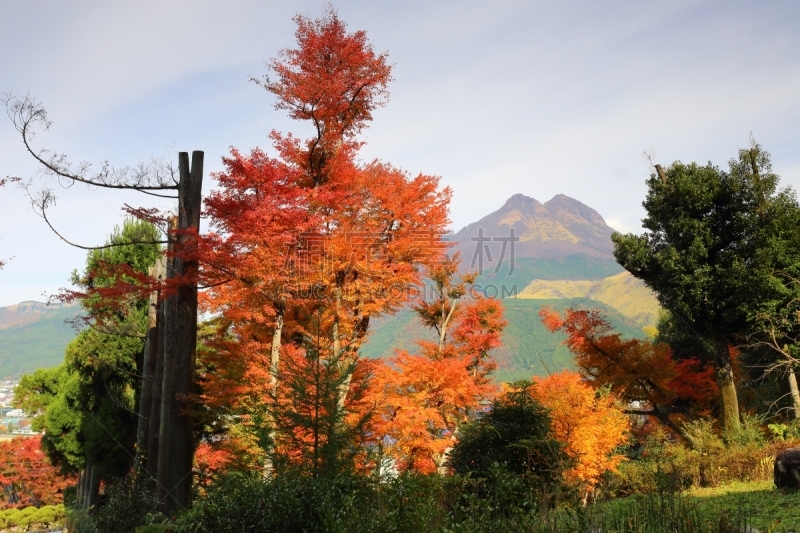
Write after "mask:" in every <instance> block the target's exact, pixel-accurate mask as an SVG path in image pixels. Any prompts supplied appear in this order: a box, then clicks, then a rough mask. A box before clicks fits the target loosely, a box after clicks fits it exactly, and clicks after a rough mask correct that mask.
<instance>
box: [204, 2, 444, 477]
mask: <svg viewBox="0 0 800 533" xmlns="http://www.w3.org/2000/svg"><path fill="white" fill-rule="evenodd" d="M295 21H296V23H297V31H296V37H297V44H298V46H297V48H292V49H287V50H284V51H282V52H281V54H280V56H279V57H278V58H277V59H275V60H273V61H272V62H271V63H270V71H271V72H270V75H269V76H267V77H266V78H265V80H264V81H263V83H262V86H263V87H264V88H265V89H266V90H267V91H269V92H270V93H271V94H272V95H274V96H275V97H276V98H277V103H276V107H277V108H278V109H282V110H287V111H288V112H289V115H290V116H291V117H292V118H294V119H297V120H301V121H306V122H308V123H309V125H310V127H311V130H312V132H313V134H312V136H311V137H310V138H308V139H300V138H298V137H295V136H293V135H291V134H282V133H278V132H275V131H273V132H272V133H271V135H270V138H271V140H272V143H273V148H274V152H275V154H276V156H270V155H267V153H266V152H264V151H262V150H260V149H254V150H252V151H251V152H250V153H249V154H244V153H241V152H239V151H237V150H233V151H232V153H231V155H230V156H229V157H227V158H225V159H224V163H225V170H224V171H223V172H220V173H218V174H217V175H215V176H214V177H215V178H216V180H217V182H218V184H219V189H218V190H216V191H215V192H213V193H212V194H211V195H210V196H209V197H208V198H207V200H206V213H207V214H208V216H209V220H210V227H211V230H212V231H211V232H210V233H209V234H208V235H205V236H203V237H201V239H200V243H199V248H198V249H199V253H200V256H201V257H202V258H203V272H202V276H203V283H204V284H205V285H207V286H209V287H210V288H209V290H208V291H207V292H206V294H205V295H204V301H203V305H204V306H205V308H206V309H207V310H208V311H209V312H212V313H214V315H215V316H216V317H218V318H217V320H216V322H215V324H216V327H217V335H216V336H215V338H214V339H213V340H212V341H210V342H209V347H210V349H209V350H207V352H206V355H205V356H204V357H205V358H204V363H205V368H206V369H208V372H205V373H204V374H203V375H202V376H201V381H202V384H203V394H202V401H203V403H204V404H205V405H206V406H208V407H209V408H211V409H216V410H221V411H222V412H227V413H231V414H233V415H235V420H237V422H238V423H240V424H244V425H246V426H250V427H251V428H252V429H253V431H258V430H260V428H261V427H262V426H263V425H268V426H271V427H272V428H273V432H272V433H271V434H270V435H268V436H267V437H268V438H267V440H268V441H270V442H271V445H273V446H274V448H273V449H274V451H275V452H276V453H278V454H279V455H281V456H282V457H283V458H284V459H286V458H289V459H291V460H294V461H297V462H300V463H303V464H306V465H308V466H310V467H311V468H313V469H315V470H316V469H318V468H322V466H323V463H324V462H325V461H324V460H323V459H324V458H325V457H327V459H328V460H330V459H331V458H330V456H329V452H330V449H329V447H330V446H331V445H333V443H334V442H335V441H337V440H338V438H339V437H335V436H336V435H340V436H341V434H342V432H344V433H348V432H349V430H348V429H347V428H348V427H350V426H349V425H350V424H356V425H358V424H360V422H357V421H358V420H362V419H363V418H364V417H365V416H366V413H363V412H361V411H360V410H359V409H360V407H359V406H360V405H361V403H360V399H359V398H360V395H361V393H360V392H359V391H361V390H362V389H363V388H364V386H365V385H364V383H362V382H363V381H364V380H365V379H367V377H368V375H369V372H368V367H369V365H367V364H366V363H365V362H363V361H361V359H360V357H359V348H360V346H361V343H362V342H363V340H364V338H365V336H366V334H367V331H368V328H369V324H370V320H371V319H372V318H374V317H377V316H380V315H382V314H385V313H391V312H394V311H396V310H397V309H399V308H400V307H401V306H402V305H403V304H405V303H406V301H407V300H408V293H409V290H408V288H409V287H412V286H415V285H419V284H420V283H421V281H422V273H423V272H424V268H421V267H423V266H424V265H426V264H429V263H431V262H433V261H436V260H438V258H440V257H441V256H442V253H443V251H444V248H443V247H442V246H441V243H440V237H441V235H443V234H444V232H445V230H446V225H447V222H448V221H447V206H448V203H449V200H450V194H451V193H450V190H449V189H446V188H444V189H443V188H440V186H439V180H438V178H436V177H433V176H426V175H418V176H410V175H408V174H407V173H405V172H404V171H402V170H399V169H397V168H395V167H393V166H391V165H390V164H388V163H384V162H381V161H371V162H366V163H362V162H360V161H359V160H358V159H357V154H358V150H359V149H360V148H361V146H362V144H363V143H362V142H360V141H358V140H357V139H356V138H355V136H356V135H357V134H358V133H359V132H360V131H362V130H363V128H364V127H365V126H366V124H367V122H368V121H369V120H371V118H372V112H373V111H374V109H375V108H377V107H379V106H381V105H384V104H385V103H386V101H387V97H388V82H389V81H390V79H391V67H390V66H389V65H388V63H387V62H386V57H385V55H379V54H376V53H375V52H374V51H373V49H372V47H371V45H370V44H369V42H368V41H367V40H366V36H365V34H364V33H363V32H355V33H348V32H347V29H346V27H345V24H344V23H343V22H342V21H341V20H339V18H338V16H337V15H336V13H335V12H334V11H333V10H332V9H329V10H328V11H327V13H326V14H325V16H324V17H322V18H321V19H319V20H310V19H307V18H305V17H302V16H299V17H297V18H296V19H295ZM298 380H299V381H298ZM299 382H304V383H305V384H304V385H300V384H299ZM290 407H291V408H290ZM292 409H294V411H292ZM298 417H299V418H298ZM351 429H352V431H356V430H357V428H356V427H355V426H352V427H351ZM326 450H327V451H326ZM340 451H341V450H340Z"/></svg>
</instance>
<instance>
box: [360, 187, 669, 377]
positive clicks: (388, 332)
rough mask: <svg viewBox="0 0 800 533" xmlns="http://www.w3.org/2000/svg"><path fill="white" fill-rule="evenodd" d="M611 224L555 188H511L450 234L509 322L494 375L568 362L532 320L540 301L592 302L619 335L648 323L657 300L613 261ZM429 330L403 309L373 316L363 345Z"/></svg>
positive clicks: (584, 305)
mask: <svg viewBox="0 0 800 533" xmlns="http://www.w3.org/2000/svg"><path fill="white" fill-rule="evenodd" d="M613 233H614V230H613V229H612V228H611V227H610V226H608V224H606V222H605V220H604V219H603V217H602V216H600V214H599V213H598V212H597V211H595V210H594V209H592V208H591V207H589V206H587V205H585V204H583V203H581V202H579V201H578V200H575V199H573V198H570V197H568V196H565V195H563V194H559V195H556V196H554V197H553V198H552V199H550V200H548V201H547V202H545V203H541V202H539V201H538V200H536V199H534V198H531V197H528V196H525V195H522V194H515V195H514V196H512V197H511V198H509V199H508V201H506V203H505V204H504V205H503V206H502V207H501V208H500V209H498V210H497V211H495V212H493V213H490V214H488V215H486V216H484V217H483V218H481V219H480V220H478V221H477V222H474V223H472V224H469V225H468V226H466V227H465V228H463V229H461V230H460V231H458V232H457V233H455V234H453V235H449V236H448V238H449V240H450V242H452V243H453V252H454V253H455V252H458V253H460V254H461V259H462V262H461V266H462V268H464V269H466V270H472V271H475V270H477V271H479V276H478V280H477V282H476V283H477V285H476V288H478V286H479V290H481V291H483V293H484V294H485V295H487V296H492V297H500V298H503V299H504V302H503V304H504V307H505V315H506V319H507V320H508V326H507V327H506V331H505V332H504V335H503V347H502V348H500V349H498V350H497V352H496V354H495V357H496V359H497V361H498V365H499V368H498V372H497V374H496V377H497V378H498V379H499V380H503V381H505V380H513V379H520V378H530V377H531V375H546V374H549V373H551V372H554V371H558V370H560V369H562V368H565V367H569V366H571V356H570V354H569V352H568V351H567V349H566V348H565V347H564V346H563V345H562V344H561V343H562V342H563V340H564V337H563V336H561V335H554V334H552V333H550V332H548V331H547V330H546V329H545V328H544V326H543V325H542V323H541V321H540V319H539V310H540V309H541V308H542V307H545V306H547V307H551V308H554V309H557V310H564V309H566V308H568V307H573V308H581V309H597V310H599V311H601V312H603V313H604V314H605V315H606V316H607V317H608V318H609V320H610V322H611V324H612V325H613V326H614V327H615V328H616V329H617V330H618V331H620V332H621V333H623V335H626V336H630V337H641V336H643V331H642V327H644V326H653V325H655V322H656V317H657V314H658V311H659V306H658V301H657V300H656V298H655V296H654V295H653V293H652V292H651V291H650V290H649V289H648V288H647V287H645V286H644V284H643V283H642V282H641V281H639V280H637V279H636V278H634V277H633V276H631V275H630V274H629V273H628V272H626V271H624V270H623V269H622V267H620V266H619V265H618V264H617V262H616V260H615V259H614V256H613V254H612V251H613V243H612V242H611V235H612V234H613ZM428 334H429V333H428V332H426V331H425V330H424V329H423V328H422V327H421V326H420V325H419V324H418V322H417V321H416V319H415V316H414V313H413V312H411V311H410V310H408V309H406V310H403V311H401V312H400V313H398V314H397V315H395V316H393V317H383V318H380V319H378V320H376V321H375V322H374V324H373V327H372V328H371V333H370V337H369V339H368V340H367V342H366V343H365V345H364V347H363V348H362V352H363V353H364V354H365V355H367V356H369V357H387V356H390V355H391V354H392V353H393V351H394V350H395V349H398V348H399V349H405V350H413V349H414V339H418V338H425V337H426V335H428Z"/></svg>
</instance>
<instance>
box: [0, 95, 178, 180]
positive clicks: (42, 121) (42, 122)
mask: <svg viewBox="0 0 800 533" xmlns="http://www.w3.org/2000/svg"><path fill="white" fill-rule="evenodd" d="M0 101H2V102H3V104H5V106H6V114H7V115H8V117H9V118H10V119H11V122H13V123H14V127H15V128H16V130H17V131H18V132H19V133H20V135H22V142H23V143H24V144H25V148H26V149H27V150H28V152H29V153H30V154H31V155H32V156H33V157H34V159H36V160H37V161H38V162H39V163H40V164H41V165H42V166H43V167H44V168H43V172H44V174H45V175H49V176H53V177H57V178H63V179H66V180H69V181H71V182H79V183H84V184H86V185H94V186H96V187H103V188H106V189H124V190H136V191H139V192H143V193H148V192H149V191H164V190H177V188H178V180H177V178H176V174H177V171H176V170H175V169H174V168H173V166H172V164H171V162H170V161H169V160H167V159H165V158H152V159H151V160H150V162H149V163H139V164H138V165H137V166H136V167H128V166H126V167H122V168H114V167H111V166H110V165H109V163H108V161H103V163H102V164H101V167H100V170H99V171H96V172H95V171H92V165H91V163H88V162H85V161H84V162H81V163H79V164H77V165H73V164H72V163H70V162H69V161H68V160H67V157H66V156H65V155H64V154H59V153H56V152H54V151H51V150H47V149H45V148H42V149H39V150H36V149H35V148H34V147H33V146H32V141H33V139H34V138H35V137H36V129H37V128H41V129H43V130H44V131H47V130H49V129H50V126H51V125H52V122H51V121H50V120H49V119H48V118H47V111H45V109H44V107H43V106H42V104H40V103H39V102H37V101H36V100H34V99H33V97H31V96H30V95H26V96H25V97H23V98H17V97H16V96H14V95H13V94H12V93H4V94H3V95H2V98H0ZM149 194H153V193H151V192H150V193H149Z"/></svg>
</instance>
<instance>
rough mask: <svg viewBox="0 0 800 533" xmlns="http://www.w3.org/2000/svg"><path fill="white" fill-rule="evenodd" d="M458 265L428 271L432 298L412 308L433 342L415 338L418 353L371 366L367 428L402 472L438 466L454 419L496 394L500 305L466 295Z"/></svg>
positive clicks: (453, 437) (402, 353) (461, 418)
mask: <svg viewBox="0 0 800 533" xmlns="http://www.w3.org/2000/svg"><path fill="white" fill-rule="evenodd" d="M457 270H458V257H455V258H454V259H452V260H447V261H444V262H443V263H442V264H441V265H439V266H437V267H436V268H435V269H434V271H433V272H432V275H431V279H432V282H433V286H434V287H435V291H436V297H435V298H432V299H431V300H429V301H424V302H420V303H419V304H417V305H416V307H415V310H416V311H417V314H418V315H419V317H420V318H421V320H422V322H423V324H425V325H426V326H428V327H430V328H431V329H433V330H434V331H435V332H436V334H437V337H438V341H437V342H434V341H425V340H421V341H418V346H419V350H418V353H416V354H411V353H408V352H406V351H403V350H400V351H398V352H397V353H396V354H395V356H394V357H393V358H392V359H391V360H390V361H388V363H384V364H381V365H378V366H377V368H376V370H375V383H374V384H373V386H372V390H371V397H372V398H373V399H374V400H373V401H374V403H375V404H376V405H378V406H379V409H378V413H377V414H376V416H375V417H374V418H373V424H374V432H375V433H376V434H378V435H381V436H384V437H385V438H384V443H385V444H386V447H387V452H388V454H389V455H390V456H391V457H392V458H393V459H394V460H395V461H396V463H397V465H398V467H399V468H400V469H402V470H415V471H420V472H433V471H436V470H437V469H441V468H442V466H443V462H444V460H445V459H446V454H447V450H448V449H449V448H451V447H452V445H453V444H454V442H455V441H456V439H457V429H458V427H459V425H460V424H462V423H464V422H466V421H467V420H468V419H469V418H470V417H471V416H474V415H475V414H476V413H477V412H478V411H479V410H480V409H481V408H482V405H483V403H484V402H487V401H488V400H489V399H491V398H492V397H493V395H494V393H495V392H496V386H495V385H494V384H493V383H492V382H491V381H490V379H489V374H490V372H491V371H492V370H494V368H495V366H496V364H495V362H494V360H493V359H492V358H491V354H490V352H491V350H492V349H494V348H496V347H498V346H500V344H501V341H500V335H501V333H502V331H503V328H504V327H505V325H506V321H505V320H504V319H503V309H502V305H501V304H500V302H498V301H497V300H494V299H489V298H483V297H481V296H480V295H478V294H474V293H468V288H469V285H470V284H471V282H472V281H473V280H474V276H472V275H464V276H462V277H461V278H460V279H458V276H457ZM468 295H470V296H471V297H472V299H467V298H466V296H468Z"/></svg>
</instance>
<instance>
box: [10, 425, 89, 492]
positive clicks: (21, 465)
mask: <svg viewBox="0 0 800 533" xmlns="http://www.w3.org/2000/svg"><path fill="white" fill-rule="evenodd" d="M41 445H42V438H41V437H38V436H37V437H16V438H13V439H11V440H7V441H4V442H0V487H2V490H1V491H0V498H2V499H3V503H4V505H5V507H18V508H21V507H28V506H31V505H33V506H36V507H39V506H42V505H55V504H58V503H61V502H62V501H63V494H62V493H63V491H64V489H65V488H66V487H67V485H69V484H71V483H74V482H75V479H74V476H64V475H62V474H61V472H60V470H59V469H58V468H56V467H55V466H53V465H52V464H50V461H49V460H48V458H47V456H46V455H45V453H44V451H43V450H42V447H41Z"/></svg>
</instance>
